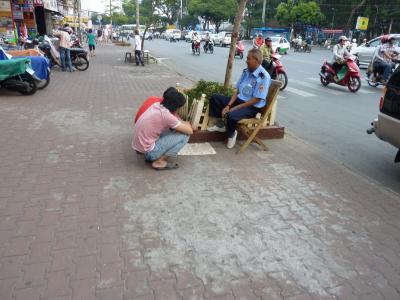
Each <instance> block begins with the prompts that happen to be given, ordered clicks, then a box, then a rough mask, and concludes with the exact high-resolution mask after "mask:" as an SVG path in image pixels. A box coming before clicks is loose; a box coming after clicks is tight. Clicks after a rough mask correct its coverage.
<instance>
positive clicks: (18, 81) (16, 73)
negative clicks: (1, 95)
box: [0, 58, 39, 95]
mask: <svg viewBox="0 0 400 300" xmlns="http://www.w3.org/2000/svg"><path fill="white" fill-rule="evenodd" d="M34 73H35V71H33V70H32V68H31V67H30V60H29V58H17V59H10V60H1V61H0V88H5V89H8V90H11V91H16V92H19V93H21V94H22V95H33V94H34V93H36V91H37V85H36V82H37V81H38V80H39V78H37V77H36V76H35V75H34Z"/></svg>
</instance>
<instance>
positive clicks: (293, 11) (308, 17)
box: [276, 0, 325, 25]
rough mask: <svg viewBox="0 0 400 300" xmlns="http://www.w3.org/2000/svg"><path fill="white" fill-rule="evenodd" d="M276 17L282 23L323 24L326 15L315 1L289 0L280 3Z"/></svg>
mask: <svg viewBox="0 0 400 300" xmlns="http://www.w3.org/2000/svg"><path fill="white" fill-rule="evenodd" d="M276 19H277V20H278V22H279V23H280V24H282V25H292V24H294V23H301V24H307V25H321V24H322V23H323V21H324V19H325V16H324V14H323V13H322V12H321V10H320V7H319V5H318V3H316V2H315V1H309V2H305V1H300V2H298V3H295V2H294V1H293V0H288V1H287V2H282V3H281V4H279V5H278V7H277V9H276Z"/></svg>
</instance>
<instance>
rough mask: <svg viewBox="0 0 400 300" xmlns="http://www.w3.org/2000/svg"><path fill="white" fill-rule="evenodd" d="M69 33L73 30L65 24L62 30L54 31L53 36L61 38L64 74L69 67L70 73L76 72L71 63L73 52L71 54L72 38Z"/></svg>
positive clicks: (61, 57) (61, 59) (61, 58)
mask: <svg viewBox="0 0 400 300" xmlns="http://www.w3.org/2000/svg"><path fill="white" fill-rule="evenodd" d="M69 32H71V28H70V27H69V25H68V24H65V25H64V28H63V29H62V30H55V31H53V34H54V35H55V36H58V37H59V38H60V61H61V70H62V71H63V72H65V71H66V69H67V67H68V69H69V71H70V72H73V71H74V69H73V68H72V62H71V52H70V48H71V36H70V34H69Z"/></svg>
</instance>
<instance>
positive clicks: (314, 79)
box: [292, 77, 375, 94]
mask: <svg viewBox="0 0 400 300" xmlns="http://www.w3.org/2000/svg"><path fill="white" fill-rule="evenodd" d="M307 79H308V80H312V81H320V80H319V79H318V78H314V77H309V78H307ZM292 81H293V80H292ZM362 87H363V85H362V83H361V88H360V89H359V90H358V91H357V93H360V94H374V93H375V92H374V91H365V90H362ZM337 92H340V91H337ZM343 92H344V91H343Z"/></svg>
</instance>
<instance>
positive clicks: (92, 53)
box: [87, 29, 96, 56]
mask: <svg viewBox="0 0 400 300" xmlns="http://www.w3.org/2000/svg"><path fill="white" fill-rule="evenodd" d="M87 37H88V44H89V51H90V56H96V53H95V50H96V35H95V34H94V33H93V31H92V29H89V33H88V35H87Z"/></svg>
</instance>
